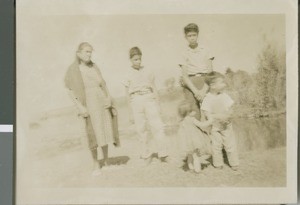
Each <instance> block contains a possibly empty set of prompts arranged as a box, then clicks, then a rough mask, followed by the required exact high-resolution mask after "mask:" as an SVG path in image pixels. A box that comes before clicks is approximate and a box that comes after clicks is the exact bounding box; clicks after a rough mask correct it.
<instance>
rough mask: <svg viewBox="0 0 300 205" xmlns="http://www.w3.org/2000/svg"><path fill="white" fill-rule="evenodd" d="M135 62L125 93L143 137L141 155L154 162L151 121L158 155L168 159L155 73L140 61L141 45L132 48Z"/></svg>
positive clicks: (141, 138)
mask: <svg viewBox="0 0 300 205" xmlns="http://www.w3.org/2000/svg"><path fill="white" fill-rule="evenodd" d="M129 57H130V61H131V63H132V66H131V68H130V70H129V71H128V76H127V78H126V79H125V82H124V85H125V87H126V94H127V97H128V100H129V104H130V106H131V109H132V112H133V118H134V123H135V126H136V131H137V133H138V135H139V137H140V140H141V145H142V146H141V149H142V150H141V151H142V152H141V158H143V159H144V160H145V161H146V163H147V164H148V163H150V162H151V156H152V154H153V151H152V150H151V148H150V142H151V138H149V136H148V129H147V127H148V124H149V128H151V132H152V135H153V137H154V139H155V141H156V144H157V146H158V156H159V158H160V160H161V161H162V162H165V161H166V158H167V156H168V155H167V150H166V142H165V141H166V136H165V133H164V123H163V122H162V119H161V116H160V108H159V103H158V101H159V99H158V92H157V89H156V86H155V83H154V75H153V73H152V72H151V70H149V69H148V68H144V67H143V66H142V65H141V62H142V52H141V50H140V49H139V48H138V47H133V48H131V49H130V51H129Z"/></svg>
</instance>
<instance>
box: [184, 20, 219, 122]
mask: <svg viewBox="0 0 300 205" xmlns="http://www.w3.org/2000/svg"><path fill="white" fill-rule="evenodd" d="M184 33H185V38H186V40H187V41H188V43H189V45H188V47H187V48H186V50H185V51H184V52H183V54H182V59H181V62H180V63H179V66H180V67H181V73H182V86H183V88H184V94H185V98H186V100H188V101H189V102H190V103H191V104H192V107H193V110H194V111H195V112H196V118H197V119H198V120H200V117H201V115H200V103H201V101H202V99H203V97H204V95H205V94H206V92H207V89H208V86H207V85H206V84H205V78H206V76H207V75H208V74H209V73H210V72H212V61H213V59H214V57H213V56H211V55H210V54H209V52H208V50H207V49H206V48H204V47H203V46H201V45H199V44H198V41H197V40H198V34H199V28H198V26H197V24H194V23H190V24H188V25H187V26H185V27H184ZM201 120H203V118H202V117H201Z"/></svg>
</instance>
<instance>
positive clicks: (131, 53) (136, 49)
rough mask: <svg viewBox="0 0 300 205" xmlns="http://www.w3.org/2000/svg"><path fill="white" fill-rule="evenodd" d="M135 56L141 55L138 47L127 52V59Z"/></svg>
mask: <svg viewBox="0 0 300 205" xmlns="http://www.w3.org/2000/svg"><path fill="white" fill-rule="evenodd" d="M135 55H139V56H141V55H142V51H141V49H139V47H133V48H131V49H130V50H129V58H132V57H133V56H135Z"/></svg>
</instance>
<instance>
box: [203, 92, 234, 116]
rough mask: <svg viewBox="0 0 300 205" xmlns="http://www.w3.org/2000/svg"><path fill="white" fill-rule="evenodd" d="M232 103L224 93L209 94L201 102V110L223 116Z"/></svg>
mask: <svg viewBox="0 0 300 205" xmlns="http://www.w3.org/2000/svg"><path fill="white" fill-rule="evenodd" d="M233 104H234V101H233V100H232V99H231V97H230V96H229V95H228V94H226V93H220V94H216V95H215V94H211V93H207V94H206V95H205V97H204V99H203V101H202V104H201V110H204V111H207V112H209V113H211V114H224V113H226V112H228V111H229V110H230V108H231V106H232V105H233Z"/></svg>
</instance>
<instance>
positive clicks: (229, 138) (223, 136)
mask: <svg viewBox="0 0 300 205" xmlns="http://www.w3.org/2000/svg"><path fill="white" fill-rule="evenodd" d="M211 138H212V151H213V164H214V166H215V167H220V166H222V165H223V164H224V160H223V153H222V149H223V147H224V149H225V151H226V154H227V158H228V162H229V165H230V166H238V165H239V158H238V152H237V145H236V140H235V136H234V133H233V129H232V125H231V124H230V125H228V127H227V128H226V130H223V131H218V130H216V129H214V128H213V129H212V131H211Z"/></svg>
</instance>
